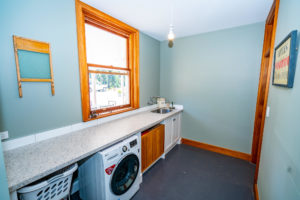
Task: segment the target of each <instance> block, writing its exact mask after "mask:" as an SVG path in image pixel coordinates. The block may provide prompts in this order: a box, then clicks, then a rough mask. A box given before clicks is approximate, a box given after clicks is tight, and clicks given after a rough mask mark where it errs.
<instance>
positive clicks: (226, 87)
mask: <svg viewBox="0 0 300 200" xmlns="http://www.w3.org/2000/svg"><path fill="white" fill-rule="evenodd" d="M199 26H200V25H199ZM263 36H264V23H257V24H252V25H247V26H241V27H236V28H231V29H226V30H220V31H216V32H210V33H204V34H199V35H195V36H191V37H185V38H179V39H176V40H175V44H174V47H173V48H172V49H170V48H168V46H167V42H163V43H161V52H160V53H161V55H160V58H161V59H160V61H161V69H160V70H161V71H160V72H161V74H160V94H161V95H162V96H165V97H167V98H168V99H169V100H173V101H175V103H177V104H182V105H183V106H184V113H183V122H182V123H183V124H182V134H183V135H182V137H185V138H188V139H192V140H197V141H200V142H204V143H208V144H212V145H216V146H221V147H225V148H229V149H232V150H237V151H241V152H245V153H250V151H251V143H252V131H253V121H254V114H255V105H256V96H257V86H258V78H259V70H260V60H261V52H262V44H263Z"/></svg>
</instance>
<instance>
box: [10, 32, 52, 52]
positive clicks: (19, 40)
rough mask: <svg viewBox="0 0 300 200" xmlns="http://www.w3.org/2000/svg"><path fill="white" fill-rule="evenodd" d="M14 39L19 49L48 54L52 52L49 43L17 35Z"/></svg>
mask: <svg viewBox="0 0 300 200" xmlns="http://www.w3.org/2000/svg"><path fill="white" fill-rule="evenodd" d="M13 37H14V42H15V48H17V49H20V50H25V51H34V52H37V53H47V54H49V52H50V45H49V43H47V42H40V41H38V40H32V39H27V38H23V37H19V36H15V35H14V36H13Z"/></svg>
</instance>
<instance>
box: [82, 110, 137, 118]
mask: <svg viewBox="0 0 300 200" xmlns="http://www.w3.org/2000/svg"><path fill="white" fill-rule="evenodd" d="M136 109H138V108H132V107H130V108H124V109H122V110H116V111H114V112H110V113H105V114H100V115H99V116H97V117H95V118H88V120H87V121H92V120H96V119H101V118H105V117H110V116H112V115H118V114H121V113H125V112H129V111H132V110H136Z"/></svg>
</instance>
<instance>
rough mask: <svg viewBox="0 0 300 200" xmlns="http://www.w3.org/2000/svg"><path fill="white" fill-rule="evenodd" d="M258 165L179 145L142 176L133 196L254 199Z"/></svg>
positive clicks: (148, 198) (164, 199)
mask: <svg viewBox="0 0 300 200" xmlns="http://www.w3.org/2000/svg"><path fill="white" fill-rule="evenodd" d="M254 171H255V165H253V164H251V163H249V162H246V161H243V160H240V159H236V158H232V157H228V156H225V155H221V154H217V153H214V152H210V151H205V150H202V149H199V148H195V147H191V146H188V145H184V144H181V145H177V146H176V147H174V148H173V149H172V150H171V151H170V152H169V153H168V154H167V156H166V158H165V159H160V160H159V161H158V162H157V163H156V164H155V165H154V166H152V168H150V170H148V171H147V172H146V173H145V174H144V176H143V183H142V184H141V188H140V190H139V191H138V192H137V193H136V194H135V196H134V197H133V198H132V200H171V199H172V200H177V199H178V200H181V199H192V200H193V199H197V200H253V199H254V194H253V177H254Z"/></svg>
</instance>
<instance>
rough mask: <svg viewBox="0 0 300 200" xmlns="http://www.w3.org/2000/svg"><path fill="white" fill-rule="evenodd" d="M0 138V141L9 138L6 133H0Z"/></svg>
mask: <svg viewBox="0 0 300 200" xmlns="http://www.w3.org/2000/svg"><path fill="white" fill-rule="evenodd" d="M0 136H1V140H5V139H8V138H9V136H8V131H4V132H1V133H0Z"/></svg>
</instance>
